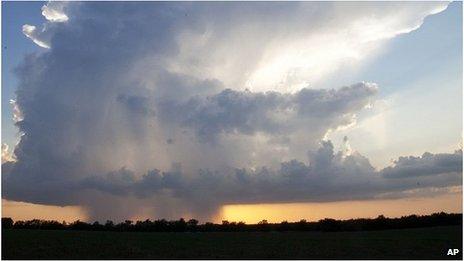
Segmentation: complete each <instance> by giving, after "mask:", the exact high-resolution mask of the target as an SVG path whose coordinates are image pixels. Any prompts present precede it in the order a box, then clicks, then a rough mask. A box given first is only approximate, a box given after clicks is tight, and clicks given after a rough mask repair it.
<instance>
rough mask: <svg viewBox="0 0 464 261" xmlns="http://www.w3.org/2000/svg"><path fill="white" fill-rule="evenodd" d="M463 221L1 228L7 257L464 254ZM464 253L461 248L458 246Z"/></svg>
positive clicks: (419, 256)
mask: <svg viewBox="0 0 464 261" xmlns="http://www.w3.org/2000/svg"><path fill="white" fill-rule="evenodd" d="M461 231H462V228H461V226H448V227H432V228H417V229H402V230H383V231H361V232H205V233H192V232H184V233H176V232H167V233H161V232H158V233H148V232H107V231H58V230H57V231H52V230H12V229H6V230H4V231H3V237H2V258H3V259H124V258H128V259H177V258H178V259H182V258H190V259H192V258H193V259H215V258H220V259H228V258H229V259H259V258H264V259H279V258H283V259H340V258H344V259H462V255H461V254H460V255H459V256H447V255H446V252H447V250H448V249H449V248H459V249H461V245H462V237H461ZM460 252H461V251H460Z"/></svg>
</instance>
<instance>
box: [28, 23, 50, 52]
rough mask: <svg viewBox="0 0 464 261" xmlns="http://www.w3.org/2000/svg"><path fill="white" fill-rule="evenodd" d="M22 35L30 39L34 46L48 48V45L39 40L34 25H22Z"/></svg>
mask: <svg viewBox="0 0 464 261" xmlns="http://www.w3.org/2000/svg"><path fill="white" fill-rule="evenodd" d="M23 34H24V35H25V36H27V37H28V38H29V39H31V40H32V41H33V42H34V43H35V44H37V45H38V46H40V47H43V48H47V49H48V48H50V45H49V43H47V42H45V40H43V39H40V35H41V33H40V32H38V31H37V28H36V27H35V26H34V25H28V24H25V25H23Z"/></svg>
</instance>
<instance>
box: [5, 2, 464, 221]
mask: <svg viewBox="0 0 464 261" xmlns="http://www.w3.org/2000/svg"><path fill="white" fill-rule="evenodd" d="M398 8H402V9H401V10H402V12H398ZM444 8H446V4H444V3H421V4H420V5H419V4H416V3H407V4H406V3H405V4H403V5H398V4H397V3H391V4H390V3H389V4H387V3H382V4H380V5H378V4H376V5H375V6H373V5H370V4H368V3H362V4H359V8H357V9H356V10H354V9H352V6H351V5H350V4H348V3H343V4H340V5H337V6H333V4H331V3H323V4H321V3H310V2H309V3H300V2H291V3H278V2H273V3H239V2H237V3H178V2H176V3H163V2H140V3H123V2H112V3H103V2H79V3H77V2H69V3H56V4H47V6H46V7H44V8H43V9H42V11H43V15H44V16H45V18H46V22H45V23H44V24H43V25H42V27H41V28H39V25H37V26H36V27H34V28H33V27H31V26H26V27H25V28H24V30H25V31H24V33H25V35H26V36H27V37H29V38H31V39H32V40H33V41H34V42H35V43H37V44H38V45H39V46H42V47H46V48H48V49H47V50H45V51H42V52H37V53H33V54H30V55H28V56H27V57H25V59H24V60H23V62H22V63H21V64H20V65H19V66H18V68H17V69H16V75H17V77H18V80H19V84H18V86H17V92H16V95H17V99H16V101H15V106H17V109H18V113H20V114H21V118H20V119H18V121H17V122H16V126H17V127H18V129H19V131H20V132H21V134H22V136H21V139H20V141H19V143H18V145H17V146H16V148H15V149H14V158H15V161H14V162H7V163H4V164H3V165H2V170H3V175H2V183H3V194H2V196H3V198H6V199H11V200H18V201H26V202H33V203H42V204H53V205H60V206H64V205H80V206H84V207H86V208H87V209H88V210H89V212H90V215H91V218H97V219H105V218H121V219H122V218H125V217H128V216H130V215H132V214H133V213H134V212H137V211H139V210H140V209H142V208H145V209H146V208H153V216H158V217H176V218H177V217H178V215H179V213H180V214H185V213H190V214H191V215H193V216H201V217H206V218H210V217H211V216H212V215H214V214H215V212H216V211H217V210H218V208H219V207H220V206H221V205H224V204H228V203H257V202H266V203H271V202H314V201H337V200H348V199H372V198H379V197H395V196H397V197H400V196H404V193H405V192H407V191H410V190H415V189H429V188H447V187H450V186H459V185H461V177H462V174H461V172H462V167H461V163H462V151H456V152H455V153H449V154H447V153H443V154H431V153H426V154H424V155H423V156H422V157H419V158H416V157H407V158H403V157H401V158H399V159H398V160H397V161H396V162H394V165H393V166H390V167H387V168H385V169H383V170H380V171H378V170H376V169H375V168H374V167H373V166H372V165H371V164H370V163H369V160H368V158H366V157H364V156H362V155H360V154H359V153H357V152H351V151H349V152H348V151H342V152H336V151H335V149H334V147H333V145H332V143H331V142H330V141H324V140H323V139H324V136H325V134H326V133H327V132H328V131H330V130H336V129H337V128H342V127H344V126H347V125H350V124H355V123H356V114H357V113H359V112H360V111H362V110H366V109H368V107H369V106H370V105H371V103H372V101H373V100H375V96H376V93H377V90H378V88H381V86H380V87H377V85H376V84H375V83H369V82H363V81H362V79H360V81H359V83H355V84H352V85H348V86H333V88H331V89H317V85H316V84H313V83H317V82H318V81H319V80H320V79H322V77H323V76H327V75H330V73H335V72H336V71H337V70H338V68H340V67H341V66H343V64H344V63H345V62H346V61H347V60H349V61H351V60H352V59H354V60H359V59H363V56H362V55H354V56H353V54H356V53H358V52H359V53H360V54H361V53H362V54H363V55H364V54H365V53H369V52H370V51H371V50H374V49H375V47H376V46H377V45H380V44H381V43H382V41H384V40H386V39H389V38H392V37H395V36H396V35H399V34H402V33H407V32H410V31H412V30H415V29H417V28H418V27H419V26H420V25H421V23H422V21H423V19H424V18H425V17H426V16H427V15H430V14H433V13H436V12H439V11H441V10H443V9H444ZM347 11H350V12H347ZM372 13H375V14H378V16H372V15H369V16H368V15H367V14H372ZM390 17H393V18H394V19H393V18H392V19H393V20H392V21H391V20H390ZM364 24H367V25H370V26H371V27H369V26H367V27H366V28H363V27H362V26H361V25H364ZM372 26H373V27H375V28H372ZM377 27H381V29H385V28H387V29H388V30H387V29H385V30H383V32H384V33H383V34H376V32H377V31H378V30H377V29H378V28H377ZM289 28H291V30H289ZM376 28H377V29H376ZM371 29H372V30H371ZM369 30H371V31H369ZM346 35H350V36H351V40H352V41H350V43H352V45H350V46H343V48H339V46H332V45H333V44H334V43H337V42H339V41H337V39H339V38H340V37H346ZM250 39H253V40H250ZM295 42H298V43H299V44H298V45H297V46H294V45H293V44H290V43H295ZM327 46H328V47H327ZM326 47H327V48H326ZM329 49H330V50H344V51H345V52H335V53H334V52H331V51H328V50H329ZM292 50H300V51H301V52H302V53H301V54H298V55H294V54H293V53H292ZM361 50H362V52H361ZM274 53H275V54H278V55H275V56H273V55H271V54H274ZM282 53H283V54H285V55H284V56H285V57H287V58H288V59H290V58H289V57H292V59H297V58H298V57H299V58H304V59H308V61H311V62H309V64H311V63H314V64H317V66H316V67H311V68H309V67H308V68H306V67H301V66H300V67H298V66H297V67H293V66H290V65H288V66H287V65H286V64H285V63H283V62H282V60H281V58H279V57H280V56H279V55H280V54H282ZM320 54H324V55H323V56H319V55H320ZM325 54H327V55H325ZM329 54H330V55H329ZM272 57H277V58H276V59H277V60H273V58H272ZM354 57H355V58H354ZM293 62H295V64H298V63H299V61H298V60H293ZM263 64H265V65H266V66H264V65H263ZM272 64H281V65H282V68H284V69H282V70H278V71H276V70H275V68H274V67H272ZM292 64H293V63H292ZM268 65H269V66H270V67H269V66H268ZM279 68H280V67H279Z"/></svg>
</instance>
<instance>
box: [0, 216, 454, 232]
mask: <svg viewBox="0 0 464 261" xmlns="http://www.w3.org/2000/svg"><path fill="white" fill-rule="evenodd" d="M451 225H462V214H454V213H452V214H448V213H444V212H440V213H434V214H431V215H423V216H418V215H409V216H403V217H400V218H387V217H384V216H383V215H380V216H378V217H377V218H374V219H370V218H358V219H349V220H335V219H330V218H326V219H322V220H319V221H317V222H308V221H306V220H304V219H303V220H300V221H298V222H287V221H282V222H281V223H269V222H267V221H266V220H262V221H260V222H259V223H258V224H245V223H244V222H228V221H222V224H214V223H210V222H207V223H204V224H199V222H198V220H195V219H190V220H188V221H186V220H184V219H183V218H181V219H179V220H171V221H168V220H165V219H160V220H154V221H151V220H149V219H147V220H145V221H137V222H135V223H134V222H133V221H130V220H126V221H124V222H121V223H118V224H115V223H113V221H111V220H108V221H106V223H104V224H101V223H99V222H94V223H86V222H82V221H79V220H77V221H75V222H72V223H69V224H68V223H66V222H64V221H63V222H61V223H60V222H58V221H54V220H52V221H50V220H39V219H34V220H28V221H16V222H14V221H13V219H11V218H2V227H3V229H49V230H89V231H140V232H239V231H244V232H246V231H328V232H331V231H363V230H383V229H401V228H419V227H432V226H451Z"/></svg>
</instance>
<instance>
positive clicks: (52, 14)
mask: <svg viewBox="0 0 464 261" xmlns="http://www.w3.org/2000/svg"><path fill="white" fill-rule="evenodd" d="M66 4H67V3H66V2H57V1H49V2H47V4H45V5H44V6H42V15H43V16H44V17H45V19H47V20H48V21H50V22H55V23H62V22H66V21H68V19H69V18H68V16H67V15H66V14H65V13H64V10H63V9H64V7H65V5H66Z"/></svg>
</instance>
